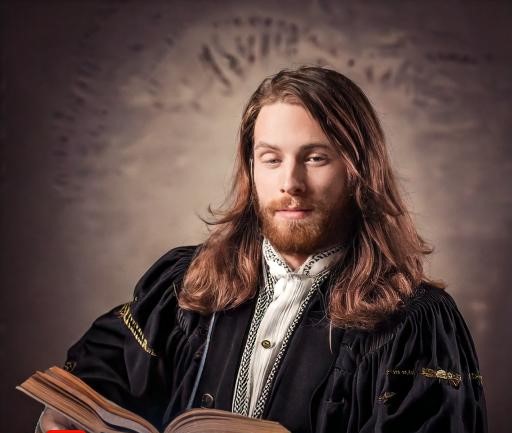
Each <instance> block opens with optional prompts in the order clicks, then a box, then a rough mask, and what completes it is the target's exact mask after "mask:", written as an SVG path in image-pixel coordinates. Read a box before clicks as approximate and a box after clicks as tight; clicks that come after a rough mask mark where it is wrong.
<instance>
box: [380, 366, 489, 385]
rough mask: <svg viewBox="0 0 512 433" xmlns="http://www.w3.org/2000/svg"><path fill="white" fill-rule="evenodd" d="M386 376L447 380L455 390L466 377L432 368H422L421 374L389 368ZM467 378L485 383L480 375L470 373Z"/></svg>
mask: <svg viewBox="0 0 512 433" xmlns="http://www.w3.org/2000/svg"><path fill="white" fill-rule="evenodd" d="M386 374H387V375H394V376H415V375H417V374H419V375H421V376H423V377H428V378H430V379H439V380H446V381H447V382H448V383H449V384H450V385H451V386H453V387H454V388H458V387H459V386H460V384H461V383H462V378H463V377H464V375H462V374H459V373H454V372H451V371H446V370H442V369H437V370H434V369H432V368H422V369H421V371H419V372H417V371H415V370H400V369H390V368H388V369H387V370H386ZM467 376H468V377H469V378H470V379H471V380H476V381H478V382H479V383H480V384H482V382H483V377H482V376H481V375H480V373H468V375H467Z"/></svg>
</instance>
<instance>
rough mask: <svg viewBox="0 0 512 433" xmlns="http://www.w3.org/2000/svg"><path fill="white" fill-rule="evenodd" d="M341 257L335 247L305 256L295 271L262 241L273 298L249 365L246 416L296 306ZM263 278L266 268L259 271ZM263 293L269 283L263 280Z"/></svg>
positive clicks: (297, 309)
mask: <svg viewBox="0 0 512 433" xmlns="http://www.w3.org/2000/svg"><path fill="white" fill-rule="evenodd" d="M341 254H342V247H341V246H336V247H333V248H330V249H328V250H325V251H320V252H318V253H315V254H313V255H311V256H309V257H308V258H307V259H306V261H305V262H304V263H303V264H302V265H301V266H300V268H299V269H297V270H296V271H293V270H292V269H290V267H289V266H288V265H287V264H286V262H285V261H284V259H283V258H282V257H281V256H280V255H279V253H278V252H277V251H276V250H275V249H274V248H273V247H272V245H271V244H270V242H269V241H268V240H267V239H264V241H263V257H264V263H263V265H264V267H265V266H267V267H268V271H269V274H270V275H271V278H272V280H273V281H275V283H274V286H273V292H274V293H273V297H272V301H271V302H270V304H269V306H268V308H267V310H266V311H265V314H264V316H263V318H262V320H261V323H260V326H259V328H258V332H257V334H256V341H255V344H254V349H253V352H252V355H251V360H250V365H249V383H248V390H247V392H248V396H249V414H250V415H253V413H254V409H255V406H256V403H257V401H258V398H259V395H260V393H261V391H262V389H263V386H264V385H265V383H266V380H267V376H268V374H269V372H270V370H271V368H272V365H273V363H274V361H275V360H276V356H277V354H278V353H279V350H280V349H281V344H282V342H283V339H284V337H285V335H286V332H287V330H288V328H289V326H290V325H291V323H292V322H293V320H294V319H295V317H296V316H297V313H298V311H299V307H300V306H301V304H302V302H303V301H304V300H305V299H306V298H307V296H308V293H309V292H310V290H311V288H312V286H313V283H314V281H315V279H316V278H317V277H318V276H320V275H324V274H325V272H326V271H327V272H328V269H329V268H330V267H331V265H332V264H334V263H335V262H336V261H337V260H338V259H339V258H340V256H341ZM263 273H264V275H265V279H267V272H266V269H264V270H263ZM265 287H266V289H267V290H269V289H272V284H269V281H265Z"/></svg>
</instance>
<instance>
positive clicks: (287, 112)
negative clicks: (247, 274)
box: [254, 102, 347, 255]
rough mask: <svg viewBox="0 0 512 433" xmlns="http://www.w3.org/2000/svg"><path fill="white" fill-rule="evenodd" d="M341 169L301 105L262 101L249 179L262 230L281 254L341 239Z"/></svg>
mask: <svg viewBox="0 0 512 433" xmlns="http://www.w3.org/2000/svg"><path fill="white" fill-rule="evenodd" d="M345 179H346V168H345V164H344V162H343V160H342V159H341V157H340V156H339V154H338V153H337V152H336V150H335V148H334V147H333V145H332V144H331V143H330V141H329V139H328V138H327V137H326V135H325V134H324V132H323V131H322V128H321V127H320V125H319V124H318V122H317V121H316V120H314V119H313V118H312V117H311V115H310V114H309V113H308V112H307V111H306V110H305V109H304V108H303V107H302V106H301V105H297V104H289V103H285V102H276V103H273V104H269V105H265V106H263V108H262V109H261V110H260V112H259V114H258V117H257V119H256V124H255V127H254V183H255V186H256V193H257V199H258V213H259V216H260V220H261V225H262V231H263V234H264V235H265V236H266V237H267V238H268V239H269V241H270V242H271V243H272V245H273V246H274V247H275V248H277V250H278V251H280V252H281V253H285V254H308V255H309V254H312V253H313V252H315V251H317V250H319V249H321V248H325V247H328V246H331V245H333V244H335V243H337V242H339V241H340V240H341V239H342V235H343V234H344V232H345V231H346V228H345V227H343V221H345V218H343V213H344V211H345V209H346V205H345V204H346V202H347V192H346V180H345Z"/></svg>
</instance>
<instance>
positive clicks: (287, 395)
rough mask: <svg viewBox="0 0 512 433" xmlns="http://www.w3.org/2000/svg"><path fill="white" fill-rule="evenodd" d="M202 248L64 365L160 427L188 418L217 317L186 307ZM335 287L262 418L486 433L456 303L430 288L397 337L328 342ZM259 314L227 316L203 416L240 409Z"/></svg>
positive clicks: (168, 264) (202, 387)
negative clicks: (240, 386) (241, 381)
mask: <svg viewBox="0 0 512 433" xmlns="http://www.w3.org/2000/svg"><path fill="white" fill-rule="evenodd" d="M195 250H196V247H181V248H176V249H174V250H171V251H170V252H168V253H167V254H165V255H164V256H163V257H162V258H160V259H159V260H158V261H157V262H156V263H155V264H154V265H153V266H152V267H151V268H150V269H149V270H148V271H147V272H146V274H145V275H144V276H143V277H142V279H141V280H140V281H139V282H138V284H137V286H136V287H135V292H134V298H133V300H132V301H131V302H129V303H127V304H125V305H123V306H120V307H117V308H114V309H113V310H111V311H110V312H108V313H107V314H105V315H103V316H101V317H100V318H98V319H97V320H96V321H95V322H94V323H93V325H92V326H91V328H90V329H89V330H88V331H87V333H86V334H85V335H84V336H83V337H82V338H81V339H80V340H79V341H78V342H77V343H76V344H75V345H74V346H73V347H71V349H70V350H69V353H68V359H67V361H66V364H65V368H67V369H68V370H70V371H72V372H73V373H74V374H76V375H77V376H79V377H81V378H82V379H83V380H84V381H85V382H87V383H88V384H90V385H91V386H92V387H93V388H95V389H96V390H97V391H99V392H100V393H102V394H103V395H104V396H106V397H107V398H109V399H110V400H112V401H114V402H116V403H118V404H120V405H121V406H124V407H127V408H128V409H130V410H133V411H135V412H137V413H139V414H141V415H142V416H144V417H145V418H147V419H148V420H150V421H151V422H152V423H153V424H155V425H156V426H157V427H159V428H162V427H165V425H167V424H168V423H169V422H170V421H171V420H172V419H173V418H174V417H176V416H177V415H178V414H179V413H181V412H182V411H183V410H184V409H185V408H186V405H187V403H188V400H189V398H190V396H191V393H192V388H193V385H194V382H195V379H196V376H197V371H198V367H199V364H200V361H201V357H202V353H203V349H204V346H205V341H206V336H207V333H208V325H209V323H210V317H205V316H201V315H199V314H197V313H194V312H190V311H184V310H182V309H180V308H179V307H178V306H177V302H176V291H177V290H179V287H180V285H181V281H182V280H183V276H184V273H185V271H186V269H187V267H188V265H189V263H190V261H191V259H192V257H193V254H194V252H195ZM328 285H329V281H326V282H325V283H324V286H323V287H322V290H320V291H319V292H318V293H316V294H315V295H314V296H313V298H312V300H311V301H310V303H309V305H308V307H307V309H306V311H305V313H304V315H303V317H302V319H301V321H300V323H299V325H298V326H297V328H296V329H295V332H294V334H293V337H292V339H291V341H290V343H289V345H288V349H287V351H286V354H285V356H284V358H283V360H282V363H281V366H280V368H279V371H278V374H277V375H276V377H275V379H274V383H273V386H272V390H271V393H270V396H269V398H268V399H267V402H266V406H265V410H264V413H263V418H266V419H271V420H275V421H279V422H280V423H281V424H283V425H284V426H285V427H287V428H288V429H289V430H291V431H292V432H293V433H306V432H311V433H312V432H317V433H323V432H337V433H345V432H346V433H355V432H368V433H370V432H372V433H375V432H376V433H380V432H390V433H391V432H392V433H405V432H422V433H427V432H429V433H430V432H432V433H445V432H478V433H480V432H485V431H487V422H486V410H485V400H484V394H483V389H482V378H481V376H480V374H479V369H478V360H477V357H476V353H475V348H474V345H473V342H472V340H471V336H470V334H469V331H468V328H467V327H466V324H465V323H464V320H463V318H462V316H461V314H460V313H459V311H458V310H457V307H456V305H455V303H454V301H453V299H452V298H451V297H450V296H449V295H448V294H447V293H445V292H444V291H442V290H439V289H437V288H433V287H430V286H427V285H422V286H420V287H418V288H417V289H416V291H415V293H414V295H413V296H412V297H411V299H409V300H408V301H407V302H406V305H405V307H404V308H403V310H402V312H401V314H400V315H399V316H397V317H395V318H394V320H393V321H390V324H389V326H387V328H385V329H383V330H381V331H378V332H376V331H374V332H368V331H362V330H355V329H351V330H343V329H337V328H335V329H332V331H331V336H330V337H331V338H329V323H328V321H327V320H326V318H325V307H324V306H325V296H326V295H325V294H326V292H327V289H328ZM254 306H255V299H253V300H251V301H248V302H246V303H244V304H243V305H242V306H240V307H238V308H235V309H231V310H226V311H223V312H220V313H217V316H216V319H215V325H214V327H213V331H212V335H211V344H210V346H209V349H208V352H207V356H206V364H205V367H204V370H203V374H202V376H201V380H200V382H199V387H198V392H197V394H196V397H195V400H194V407H200V406H207V407H214V408H218V409H224V410H231V403H232V398H233V392H234V386H235V381H236V375H237V371H238V364H239V361H240V358H241V355H242V352H243V348H244V344H245V338H246V335H247V332H248V329H249V326H250V322H251V317H252V312H253V309H254ZM207 394H209V395H207Z"/></svg>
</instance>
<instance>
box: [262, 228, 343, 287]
mask: <svg viewBox="0 0 512 433" xmlns="http://www.w3.org/2000/svg"><path fill="white" fill-rule="evenodd" d="M343 250H344V247H343V245H336V246H334V247H331V248H329V249H326V250H322V251H319V252H316V253H314V254H312V255H310V256H309V257H308V258H307V259H306V261H305V262H304V263H303V264H302V265H301V266H300V268H299V269H297V270H296V271H293V270H292V269H291V268H290V267H289V266H288V264H287V263H286V262H285V260H284V259H283V258H282V257H281V255H280V254H279V253H278V252H277V251H276V249H275V248H274V247H273V246H272V244H271V243H270V241H269V240H268V239H267V238H264V239H263V257H264V259H265V262H266V263H267V266H268V270H269V272H270V274H271V275H272V276H274V277H276V278H278V279H279V278H282V277H284V276H290V275H294V276H298V277H301V276H302V277H307V278H314V277H315V276H317V275H318V274H320V273H322V272H323V271H325V270H326V269H328V268H330V267H331V266H332V265H333V264H334V263H335V262H336V261H338V259H339V258H340V257H341V255H342V254H343Z"/></svg>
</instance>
